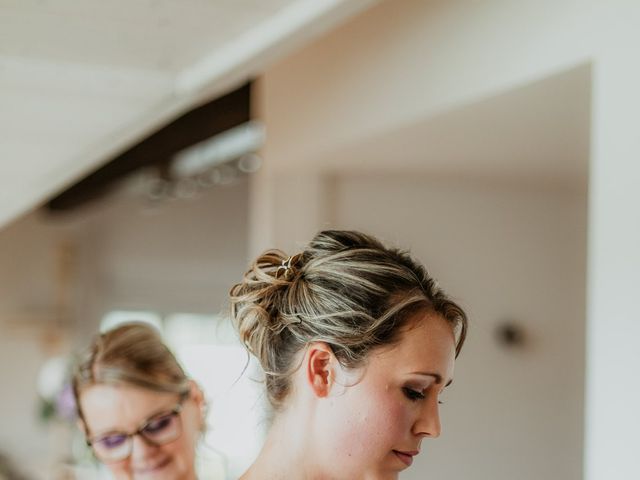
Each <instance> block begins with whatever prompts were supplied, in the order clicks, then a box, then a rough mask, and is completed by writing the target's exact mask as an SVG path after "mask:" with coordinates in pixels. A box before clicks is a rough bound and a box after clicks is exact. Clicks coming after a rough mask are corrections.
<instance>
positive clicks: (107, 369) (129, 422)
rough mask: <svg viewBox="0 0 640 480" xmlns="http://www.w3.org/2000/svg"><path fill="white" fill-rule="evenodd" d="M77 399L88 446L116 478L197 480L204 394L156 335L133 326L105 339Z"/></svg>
mask: <svg viewBox="0 0 640 480" xmlns="http://www.w3.org/2000/svg"><path fill="white" fill-rule="evenodd" d="M73 391H74V395H75V399H76V404H77V408H78V416H79V423H80V426H81V428H82V429H83V430H84V432H85V435H86V438H87V443H88V445H90V447H91V449H92V450H93V452H94V454H95V456H96V458H97V459H98V460H99V461H101V462H102V463H104V464H105V465H106V466H107V468H108V469H109V470H110V472H111V473H112V474H113V476H114V478H116V479H142V478H149V479H154V480H160V479H167V480H169V479H171V480H194V479H195V478H196V467H195V463H196V458H195V457H196V447H197V444H198V440H199V438H200V436H201V434H202V432H203V430H204V426H205V401H204V397H203V393H202V391H201V390H200V389H199V388H198V386H197V385H196V383H195V382H194V381H193V380H191V379H189V378H188V377H187V375H186V374H185V372H184V371H183V369H182V367H181V366H180V365H179V363H178V361H177V360H176V358H175V357H174V355H173V354H172V353H171V351H170V350H169V349H168V348H167V346H166V345H165V344H164V343H163V341H162V338H161V336H160V334H159V332H158V331H156V329H155V328H153V327H151V326H149V325H145V324H142V323H131V324H125V325H121V326H119V327H117V328H114V329H113V330H110V331H107V332H106V333H103V334H101V335H99V336H98V337H97V338H96V339H95V340H94V342H93V343H92V344H91V346H90V348H89V349H88V351H87V354H86V357H85V358H84V359H83V360H82V362H81V363H80V364H79V365H78V367H77V368H76V371H75V373H74V376H73Z"/></svg>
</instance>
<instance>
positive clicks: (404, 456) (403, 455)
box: [393, 450, 418, 467]
mask: <svg viewBox="0 0 640 480" xmlns="http://www.w3.org/2000/svg"><path fill="white" fill-rule="evenodd" d="M393 453H395V455H396V457H398V458H399V459H400V460H401V461H402V463H404V464H405V465H406V466H407V467H410V466H411V464H412V463H413V457H414V456H416V455H417V454H418V452H401V451H399V450H394V451H393Z"/></svg>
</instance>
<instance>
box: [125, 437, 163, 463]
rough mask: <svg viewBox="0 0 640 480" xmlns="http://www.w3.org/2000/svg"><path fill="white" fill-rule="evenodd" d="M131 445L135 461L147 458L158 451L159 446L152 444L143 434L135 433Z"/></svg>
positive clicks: (132, 458)
mask: <svg viewBox="0 0 640 480" xmlns="http://www.w3.org/2000/svg"><path fill="white" fill-rule="evenodd" d="M132 442H133V443H132V445H131V460H133V461H134V462H135V461H136V460H137V461H142V460H146V459H147V458H149V457H150V456H152V455H153V453H154V452H155V451H156V449H157V447H156V446H154V445H151V444H150V443H149V442H148V441H147V440H145V439H144V438H143V437H142V435H134V436H133V438H132Z"/></svg>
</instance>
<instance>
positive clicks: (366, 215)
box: [0, 0, 640, 480]
mask: <svg viewBox="0 0 640 480" xmlns="http://www.w3.org/2000/svg"><path fill="white" fill-rule="evenodd" d="M639 24H640V6H639V5H638V4H636V2H626V1H622V0H620V1H613V2H597V1H588V0H584V1H575V0H573V1H570V0H560V1H557V0H556V1H550V0H545V1H539V0H535V1H534V0H518V1H510V2H507V1H503V0H486V1H477V0H467V1H462V0H460V1H458V0H453V1H452V0H448V1H444V0H433V1H432V0H386V1H371V0H326V1H316V0H208V1H207V0H186V1H185V0H183V1H180V2H178V1H176V0H144V1H143V0H140V1H136V2H131V1H122V0H110V1H108V2H105V1H95V0H91V1H78V0H59V1H49V0H0V132H1V133H0V136H1V140H0V292H1V293H0V385H1V388H2V395H1V397H0V398H1V400H0V478H8V479H44V478H52V479H59V478H95V475H96V467H95V466H94V465H93V463H92V460H91V457H90V455H89V453H88V452H87V451H86V448H85V447H84V446H83V442H82V438H81V436H80V435H79V432H78V431H77V429H76V426H75V420H74V419H73V410H72V409H70V407H69V402H68V400H69V398H68V393H69V392H68V388H67V387H66V381H67V380H66V379H67V377H68V372H69V365H70V364H71V362H72V361H73V359H74V355H76V353H77V352H78V351H79V350H80V349H81V348H82V347H84V346H86V345H87V344H88V343H89V341H90V340H91V338H92V337H93V335H95V334H96V332H98V331H99V330H100V329H106V328H109V327H110V326H113V325H115V324H117V323H118V322H120V321H122V320H130V319H136V320H143V321H148V322H151V323H153V324H155V325H157V326H158V327H159V328H161V329H162V330H163V332H164V336H165V339H166V340H167V342H168V343H169V344H170V345H171V346H172V347H173V348H174V350H175V351H176V352H177V354H178V356H179V358H180V360H181V361H182V362H183V363H184V365H185V366H186V368H187V370H188V371H189V372H190V373H191V374H192V375H193V376H194V377H195V378H196V379H197V380H198V381H199V382H201V383H202V385H203V386H204V388H205V390H206V392H207V396H208V397H209V400H210V402H211V405H212V408H211V411H210V418H209V423H210V425H211V426H210V429H209V434H208V437H207V439H206V441H205V444H206V445H205V450H206V452H205V453H204V454H203V455H205V457H206V456H207V455H210V456H211V458H214V459H215V460H212V461H213V462H214V463H215V462H217V465H218V466H219V468H220V470H221V471H224V472H225V473H224V474H222V475H224V478H237V476H238V475H239V474H240V473H241V472H242V471H243V469H244V468H246V467H247V466H248V464H249V463H250V462H251V460H252V458H253V456H254V455H255V454H256V452H257V450H258V449H259V447H260V443H261V441H262V436H263V434H264V431H265V427H266V421H265V417H264V414H263V413H262V410H261V405H262V401H263V399H262V398H261V394H260V386H259V385H257V384H256V382H255V381H253V380H252V379H251V378H248V377H251V375H245V376H243V377H242V380H241V381H236V380H237V378H238V376H239V375H240V373H241V372H242V369H243V367H244V363H245V360H246V358H245V356H244V354H243V351H242V349H241V347H240V346H239V345H238V344H237V342H236V341H235V339H234V336H233V333H232V332H231V331H230V330H229V325H228V323H227V321H226V319H225V308H226V303H225V302H226V296H227V293H228V290H229V288H230V286H231V285H232V284H233V283H235V282H237V281H238V280H239V279H240V278H241V275H242V273H243V272H244V270H245V269H246V267H247V265H248V262H249V260H250V259H251V258H252V257H253V256H254V255H255V254H257V253H259V252H260V251H261V250H263V249H265V248H269V247H278V248H281V249H284V250H285V251H288V252H290V253H292V254H293V253H296V252H297V251H298V249H300V248H301V247H302V246H303V245H304V244H305V243H306V242H307V241H308V240H309V239H310V238H311V237H312V236H313V234H314V233H315V232H316V231H318V230H319V229H323V228H348V229H360V230H364V231H367V232H369V233H372V234H375V235H377V236H379V237H381V238H382V239H383V240H385V241H386V242H387V243H389V244H392V245H397V246H400V247H403V248H408V249H411V251H412V252H413V254H414V255H415V256H416V257H418V258H419V259H421V260H422V261H423V262H424V263H425V264H426V265H427V267H428V269H429V270H430V272H431V273H432V274H433V275H434V276H435V277H436V278H438V279H439V280H440V282H441V284H442V285H443V286H444V287H445V289H446V290H447V291H448V292H449V293H450V294H452V296H453V297H455V298H457V299H458V300H459V301H460V302H461V303H462V304H463V306H464V307H466V309H467V310H468V312H469V315H470V318H471V333H470V337H469V340H468V343H467V346H466V348H465V350H464V351H463V353H462V356H461V357H460V359H459V361H458V364H457V366H456V382H455V384H454V386H453V387H452V388H451V389H450V391H449V392H448V393H447V397H446V398H445V401H446V405H444V408H443V427H444V428H443V435H442V437H441V438H440V439H439V440H438V441H434V442H431V441H427V442H426V443H425V445H424V448H423V450H424V453H423V454H422V455H421V456H420V457H418V458H417V461H416V462H415V463H414V466H413V467H412V468H411V469H410V470H408V471H407V472H405V473H403V474H402V476H401V478H403V479H406V480H409V479H416V480H417V479H422V478H438V479H440V480H446V479H451V480H453V479H491V480H513V479H518V480H539V479H558V480H578V479H582V478H585V479H603V480H604V479H607V480H609V479H613V478H620V479H623V478H624V479H632V478H640V470H639V466H638V465H637V464H636V462H635V461H634V458H635V455H636V453H635V452H637V449H638V447H640V445H639V444H638V442H637V439H636V436H635V433H634V432H635V430H636V429H637V426H638V425H640V419H639V418H638V412H637V405H638V404H640V385H639V383H640V380H638V378H640V376H638V375H637V373H635V372H636V370H637V367H640V358H639V354H638V352H637V348H636V343H637V339H638V338H640V326H639V325H640V322H638V318H637V313H635V312H637V309H635V308H634V307H635V305H634V303H632V302H633V300H634V298H635V297H637V294H638V292H640V288H638V282H637V271H638V269H640V256H639V255H638V250H637V245H639V244H640V213H639V212H640V208H638V205H640V194H638V193H637V188H636V184H637V182H638V180H640V167H639V166H638V165H639V164H638V162H637V158H638V155H639V154H640V140H638V138H640V136H638V134H637V112H638V110H639V109H638V107H640V93H639V92H638V91H637V85H638V84H640V68H639V66H638V62H637V53H636V52H635V48H636V47H635V46H637V44H638V41H640V33H638V32H640V30H638V29H637V26H638V25H639ZM634 425H635V427H634ZM12 472H13V473H12ZM3 475H4V477H3ZM74 475H75V477H74ZM220 478H223V477H220Z"/></svg>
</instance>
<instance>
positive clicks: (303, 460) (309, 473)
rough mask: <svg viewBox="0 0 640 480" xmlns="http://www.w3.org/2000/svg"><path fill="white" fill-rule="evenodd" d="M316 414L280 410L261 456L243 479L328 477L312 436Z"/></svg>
mask: <svg viewBox="0 0 640 480" xmlns="http://www.w3.org/2000/svg"><path fill="white" fill-rule="evenodd" d="M312 423H313V415H309V412H307V415H306V416H303V415H300V414H299V412H296V411H295V410H294V409H291V410H286V411H284V412H281V413H279V414H278V415H277V416H276V418H275V420H274V422H273V424H272V426H271V428H270V429H269V433H268V435H267V438H266V441H265V443H264V446H263V447H262V450H261V451H260V454H259V455H258V458H257V459H256V461H255V462H254V463H253V464H252V465H251V467H250V468H249V470H247V472H246V473H245V474H244V475H243V476H242V477H241V478H240V480H290V479H292V478H295V479H304V480H328V478H329V477H328V476H326V475H325V474H323V473H322V471H321V466H320V465H318V464H316V463H314V459H315V458H316V456H315V455H314V448H313V444H314V441H313V435H312V432H313V430H312V428H311V426H312Z"/></svg>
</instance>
